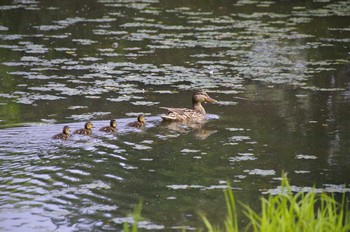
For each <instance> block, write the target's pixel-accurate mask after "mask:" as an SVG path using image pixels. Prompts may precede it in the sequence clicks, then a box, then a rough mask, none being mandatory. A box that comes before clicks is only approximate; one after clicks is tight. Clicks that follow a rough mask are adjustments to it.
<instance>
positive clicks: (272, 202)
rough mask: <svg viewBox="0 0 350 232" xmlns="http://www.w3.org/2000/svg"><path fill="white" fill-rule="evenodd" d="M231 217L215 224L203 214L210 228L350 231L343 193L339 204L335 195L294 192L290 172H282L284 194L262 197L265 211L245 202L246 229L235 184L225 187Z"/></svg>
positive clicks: (260, 231) (234, 231) (256, 231)
mask: <svg viewBox="0 0 350 232" xmlns="http://www.w3.org/2000/svg"><path fill="white" fill-rule="evenodd" d="M224 194H225V200H226V208H227V217H226V219H225V221H224V228H220V227H218V226H213V225H212V224H211V223H210V222H209V220H208V219H207V218H206V217H205V216H204V215H202V214H200V216H201V218H202V220H203V222H204V224H205V226H206V228H207V230H208V231H209V232H216V231H226V232H238V231H254V232H267V231H280V232H283V231H285V232H290V231H293V232H298V231H300V232H301V231H302V232H309V231H310V232H318V231H320V232H321V231H325V232H332V231H334V232H346V231H350V214H349V211H348V204H347V203H346V200H345V194H344V195H343V199H342V202H341V203H340V204H339V203H338V202H337V201H336V200H335V199H334V196H333V195H331V196H329V195H327V194H326V193H321V194H318V193H316V192H315V191H311V192H299V193H297V194H293V193H292V190H291V187H290V185H289V182H288V179H287V177H286V175H283V176H282V182H281V194H279V195H269V196H268V197H267V198H261V212H260V213H257V212H254V211H253V210H252V209H251V208H250V207H249V206H248V205H243V207H244V209H245V215H246V217H247V218H248V221H249V224H248V226H247V227H246V228H244V229H243V230H239V228H238V219H237V212H236V202H235V199H234V196H233V193H232V190H231V188H228V190H225V191H224Z"/></svg>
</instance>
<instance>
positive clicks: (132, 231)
mask: <svg viewBox="0 0 350 232" xmlns="http://www.w3.org/2000/svg"><path fill="white" fill-rule="evenodd" d="M141 211H142V199H140V202H139V203H138V204H137V205H136V207H135V208H134V211H133V213H132V215H131V216H132V218H133V223H132V224H131V226H129V224H128V223H127V222H125V223H124V225H123V231H124V232H137V231H138V223H139V221H140V220H141V219H142V217H141Z"/></svg>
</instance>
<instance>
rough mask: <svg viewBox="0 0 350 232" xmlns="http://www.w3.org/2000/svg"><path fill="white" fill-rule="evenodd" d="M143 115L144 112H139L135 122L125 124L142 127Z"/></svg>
mask: <svg viewBox="0 0 350 232" xmlns="http://www.w3.org/2000/svg"><path fill="white" fill-rule="evenodd" d="M145 121H146V120H145V115H144V114H139V116H137V121H136V122H130V123H128V124H127V126H131V127H143V126H145V123H146V122H145Z"/></svg>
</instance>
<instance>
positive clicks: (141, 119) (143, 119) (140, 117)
mask: <svg viewBox="0 0 350 232" xmlns="http://www.w3.org/2000/svg"><path fill="white" fill-rule="evenodd" d="M137 121H138V122H139V123H142V124H145V121H146V119H145V115H144V114H140V115H139V116H137Z"/></svg>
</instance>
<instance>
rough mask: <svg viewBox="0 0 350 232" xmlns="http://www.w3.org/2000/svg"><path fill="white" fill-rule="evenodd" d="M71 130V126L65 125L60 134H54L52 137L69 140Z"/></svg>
mask: <svg viewBox="0 0 350 232" xmlns="http://www.w3.org/2000/svg"><path fill="white" fill-rule="evenodd" d="M69 132H70V128H69V126H64V127H63V130H62V133H59V134H57V135H54V136H53V137H52V139H62V140H67V139H69V137H70V134H69Z"/></svg>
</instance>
